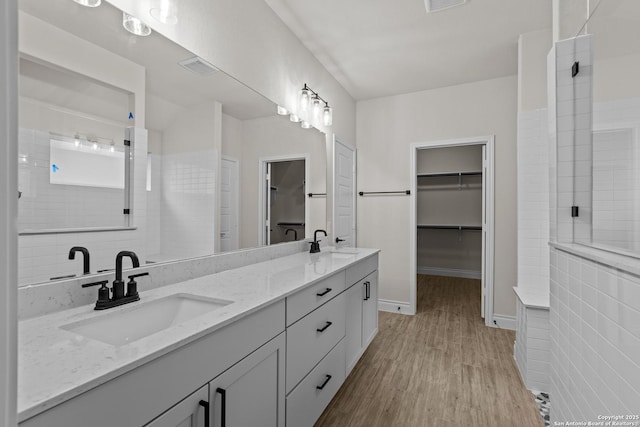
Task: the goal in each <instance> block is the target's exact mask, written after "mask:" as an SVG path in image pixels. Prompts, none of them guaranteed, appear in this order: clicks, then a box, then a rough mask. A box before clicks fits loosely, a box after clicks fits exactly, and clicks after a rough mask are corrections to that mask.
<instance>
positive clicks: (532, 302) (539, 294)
mask: <svg viewBox="0 0 640 427" xmlns="http://www.w3.org/2000/svg"><path fill="white" fill-rule="evenodd" d="M513 290H514V292H515V293H516V295H518V298H520V301H522V304H524V305H525V306H526V307H531V308H542V309H549V298H550V295H549V292H548V291H547V292H545V291H542V290H537V289H525V288H523V287H521V286H514V287H513Z"/></svg>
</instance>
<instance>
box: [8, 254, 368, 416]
mask: <svg viewBox="0 0 640 427" xmlns="http://www.w3.org/2000/svg"><path fill="white" fill-rule="evenodd" d="M377 253H378V250H374V249H353V248H343V249H333V248H323V250H322V252H321V253H319V254H309V253H306V252H305V253H297V254H294V255H290V256H286V257H282V258H278V259H274V260H271V261H266V262H261V263H257V264H253V265H249V266H245V267H241V268H237V269H232V270H227V271H224V272H221V273H217V274H213V275H208V276H203V277H200V278H197V279H192V280H189V281H186V282H183V283H178V284H175V285H168V286H164V287H160V288H157V289H153V290H149V291H147V292H142V293H141V295H140V296H141V301H138V302H135V303H132V304H128V305H126V306H122V307H116V308H113V309H110V310H106V311H105V312H95V311H94V310H93V306H83V307H78V308H74V309H70V310H65V311H60V312H57V313H52V314H49V315H46V316H42V317H38V318H34V319H29V320H25V321H22V322H20V325H19V341H20V349H19V360H20V365H19V387H18V405H19V407H18V411H19V420H20V425H21V426H22V427H36V426H46V427H52V426H65V427H72V426H88V425H91V426H96V427H98V426H105V427H106V426H109V427H111V426H154V427H159V426H163V427H164V426H167V427H169V426H171V427H174V426H205V425H215V426H219V425H226V426H261V427H264V426H284V425H287V426H312V425H313V424H314V422H315V421H316V420H317V418H318V417H319V416H320V415H321V414H322V412H323V410H324V409H325V407H326V406H327V405H328V403H329V402H330V400H331V398H332V397H333V396H334V395H335V393H336V392H337V390H338V389H339V387H340V385H341V384H342V383H343V381H344V379H345V377H346V375H348V372H349V371H350V370H351V368H352V367H353V365H354V364H355V363H356V362H357V360H358V359H359V357H360V356H361V355H362V353H363V352H364V351H365V350H366V348H367V346H368V345H369V343H370V342H371V340H372V339H373V337H374V336H375V334H376V332H377V318H378V317H377V268H378V255H377ZM207 417H208V418H207Z"/></svg>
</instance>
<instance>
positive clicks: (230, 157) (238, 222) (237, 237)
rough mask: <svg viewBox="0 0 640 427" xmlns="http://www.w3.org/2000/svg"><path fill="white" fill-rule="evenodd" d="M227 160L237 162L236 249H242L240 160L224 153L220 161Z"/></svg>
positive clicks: (218, 237) (218, 236) (218, 235)
mask: <svg viewBox="0 0 640 427" xmlns="http://www.w3.org/2000/svg"><path fill="white" fill-rule="evenodd" d="M223 160H226V161H227V162H233V163H235V164H236V174H235V175H236V188H235V192H236V232H235V237H234V242H233V244H234V247H235V249H234V250H238V249H240V188H241V185H240V160H238V159H237V158H236V157H233V156H227V155H225V154H223V155H222V157H221V161H220V163H221V164H222V161H223ZM220 186H222V182H220ZM218 230H220V228H218ZM217 239H218V240H220V233H218V234H217ZM218 247H220V245H219V244H218Z"/></svg>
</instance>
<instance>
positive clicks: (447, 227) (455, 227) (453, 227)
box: [418, 224, 482, 231]
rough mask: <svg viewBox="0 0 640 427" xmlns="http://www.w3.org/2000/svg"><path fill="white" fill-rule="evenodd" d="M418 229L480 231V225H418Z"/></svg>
mask: <svg viewBox="0 0 640 427" xmlns="http://www.w3.org/2000/svg"><path fill="white" fill-rule="evenodd" d="M418 229H432V230H479V231H481V230H482V226H481V225H455V224H446V225H445V224H418Z"/></svg>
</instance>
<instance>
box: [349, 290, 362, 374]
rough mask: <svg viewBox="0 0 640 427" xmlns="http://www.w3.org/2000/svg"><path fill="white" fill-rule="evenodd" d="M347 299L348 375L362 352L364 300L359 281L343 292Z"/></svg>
mask: <svg viewBox="0 0 640 427" xmlns="http://www.w3.org/2000/svg"><path fill="white" fill-rule="evenodd" d="M345 294H346V297H347V317H346V338H345V353H346V361H347V366H346V374H347V375H349V373H350V372H351V370H352V369H353V367H354V366H355V364H356V362H357V361H358V359H359V358H360V353H361V350H362V304H363V302H364V298H365V285H364V281H363V280H361V281H359V282H358V283H356V284H355V285H353V286H351V287H350V288H349V289H347V291H346V292H345Z"/></svg>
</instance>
